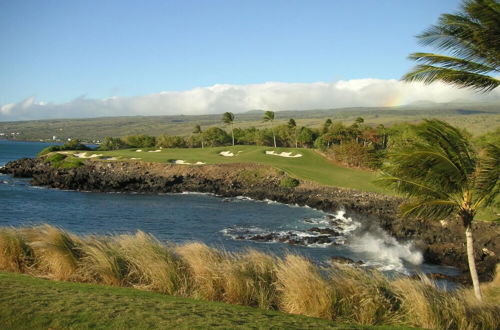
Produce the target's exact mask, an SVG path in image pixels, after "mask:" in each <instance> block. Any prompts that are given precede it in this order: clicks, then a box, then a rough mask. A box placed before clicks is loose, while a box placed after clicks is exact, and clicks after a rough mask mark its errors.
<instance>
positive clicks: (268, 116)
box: [262, 111, 276, 148]
mask: <svg viewBox="0 0 500 330" xmlns="http://www.w3.org/2000/svg"><path fill="white" fill-rule="evenodd" d="M262 120H263V121H264V122H270V123H271V130H272V132H273V141H274V147H275V148H276V135H274V128H273V126H272V125H273V121H274V112H273V111H266V112H264V117H263V118H262Z"/></svg>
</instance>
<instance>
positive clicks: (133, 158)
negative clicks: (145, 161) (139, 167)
mask: <svg viewBox="0 0 500 330" xmlns="http://www.w3.org/2000/svg"><path fill="white" fill-rule="evenodd" d="M130 159H132V160H137V159H141V158H135V157H132V158H130Z"/></svg>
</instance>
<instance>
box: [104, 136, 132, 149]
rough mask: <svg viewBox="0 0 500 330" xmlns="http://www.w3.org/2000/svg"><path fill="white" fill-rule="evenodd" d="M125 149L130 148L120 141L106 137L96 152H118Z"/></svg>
mask: <svg viewBox="0 0 500 330" xmlns="http://www.w3.org/2000/svg"><path fill="white" fill-rule="evenodd" d="M127 148H130V146H129V145H128V144H126V143H125V142H124V141H123V140H122V139H120V138H114V137H110V136H107V137H105V138H104V140H103V141H102V143H101V145H100V146H99V148H98V150H103V151H104V150H119V149H127Z"/></svg>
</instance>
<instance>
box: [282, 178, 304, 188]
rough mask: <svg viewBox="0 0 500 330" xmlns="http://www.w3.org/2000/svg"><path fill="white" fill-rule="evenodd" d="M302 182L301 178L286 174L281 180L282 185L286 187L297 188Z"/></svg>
mask: <svg viewBox="0 0 500 330" xmlns="http://www.w3.org/2000/svg"><path fill="white" fill-rule="evenodd" d="M299 184H300V182H299V180H297V179H295V178H292V177H289V176H286V177H284V178H282V179H281V180H280V186H281V187H285V188H295V187H297V186H298V185H299Z"/></svg>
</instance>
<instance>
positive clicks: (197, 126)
mask: <svg viewBox="0 0 500 330" xmlns="http://www.w3.org/2000/svg"><path fill="white" fill-rule="evenodd" d="M202 133H203V131H202V130H201V126H200V125H198V124H196V125H195V126H194V129H193V134H199V135H200V138H201V149H203V134H202Z"/></svg>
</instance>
